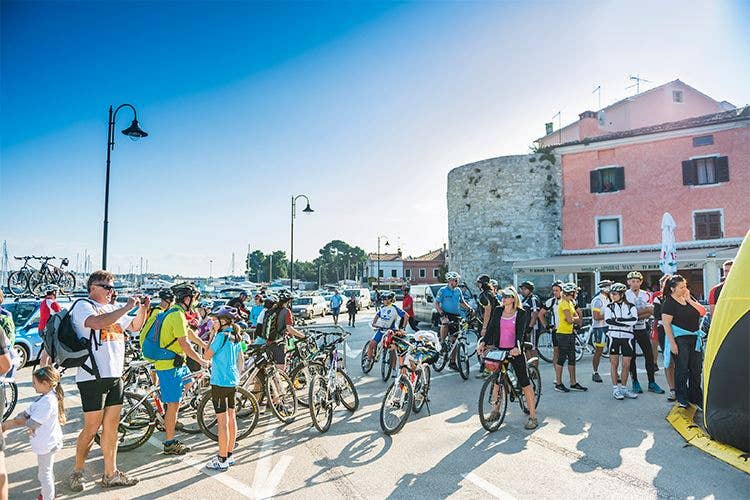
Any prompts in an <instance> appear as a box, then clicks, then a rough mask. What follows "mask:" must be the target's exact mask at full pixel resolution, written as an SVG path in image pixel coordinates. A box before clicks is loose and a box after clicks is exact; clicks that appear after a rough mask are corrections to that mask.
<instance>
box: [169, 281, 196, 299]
mask: <svg viewBox="0 0 750 500" xmlns="http://www.w3.org/2000/svg"><path fill="white" fill-rule="evenodd" d="M172 293H174V297H175V299H177V300H182V299H184V298H185V297H197V296H198V295H200V292H199V291H198V288H197V287H196V286H195V285H194V284H192V283H189V282H185V283H178V284H176V285H174V286H173V287H172Z"/></svg>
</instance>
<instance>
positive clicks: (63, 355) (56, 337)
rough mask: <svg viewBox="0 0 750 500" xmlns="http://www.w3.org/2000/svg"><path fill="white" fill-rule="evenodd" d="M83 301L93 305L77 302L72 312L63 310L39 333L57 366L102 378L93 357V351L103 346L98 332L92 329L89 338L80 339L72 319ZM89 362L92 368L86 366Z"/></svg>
mask: <svg viewBox="0 0 750 500" xmlns="http://www.w3.org/2000/svg"><path fill="white" fill-rule="evenodd" d="M82 300H85V301H87V302H89V303H91V304H93V302H91V301H90V300H88V299H79V300H76V301H75V302H73V305H72V306H70V310H68V309H63V310H62V311H60V312H58V313H55V314H54V315H53V316H51V317H50V319H49V321H48V322H47V325H46V326H45V327H44V331H42V332H39V335H40V336H41V337H42V342H44V350H45V351H47V354H48V355H49V357H50V358H51V359H52V361H54V363H55V364H56V365H58V366H59V367H61V368H83V369H84V370H86V371H87V372H88V373H90V374H91V375H93V376H94V377H96V378H100V376H99V368H98V367H97V365H96V360H95V359H94V356H93V350H94V349H98V348H99V346H101V343H100V342H99V341H98V340H97V339H96V331H95V330H93V329H92V330H90V332H89V337H88V338H80V337H78V335H77V334H76V331H75V329H74V328H73V323H72V321H71V319H70V313H71V312H72V311H73V308H74V307H75V306H76V304H78V303H79V302H81V301H82ZM88 360H91V368H89V367H88V366H86V365H85V363H86V361H88Z"/></svg>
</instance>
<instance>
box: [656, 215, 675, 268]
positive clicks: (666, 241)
mask: <svg viewBox="0 0 750 500" xmlns="http://www.w3.org/2000/svg"><path fill="white" fill-rule="evenodd" d="M676 227H677V224H676V223H675V221H674V218H672V215H671V214H670V213H669V212H664V215H663V216H662V218H661V256H660V258H659V269H661V272H662V273H664V274H674V273H676V272H677V244H676V242H675V239H674V230H675V228H676Z"/></svg>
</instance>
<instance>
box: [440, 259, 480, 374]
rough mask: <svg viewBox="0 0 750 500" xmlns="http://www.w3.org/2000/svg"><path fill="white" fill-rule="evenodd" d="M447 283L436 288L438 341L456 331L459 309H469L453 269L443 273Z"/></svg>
mask: <svg viewBox="0 0 750 500" xmlns="http://www.w3.org/2000/svg"><path fill="white" fill-rule="evenodd" d="M445 279H446V280H447V281H448V284H447V285H445V286H444V287H442V288H441V289H440V290H438V293H437V295H436V296H435V309H437V312H438V314H439V315H440V342H441V343H443V342H444V341H445V337H446V336H447V335H448V333H451V334H454V333H456V332H458V329H459V327H460V324H461V309H462V308H463V309H468V310H471V306H470V305H469V304H467V303H466V300H464V295H463V293H462V292H461V289H460V288H458V281H459V280H460V279H461V275H459V274H458V273H457V272H455V271H449V272H447V273H446V274H445ZM450 367H451V368H454V369H455V368H456V359H455V353H454V357H453V359H451V360H450Z"/></svg>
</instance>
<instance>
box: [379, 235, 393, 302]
mask: <svg viewBox="0 0 750 500" xmlns="http://www.w3.org/2000/svg"><path fill="white" fill-rule="evenodd" d="M380 238H384V239H385V246H390V245H391V244H390V243H388V237H387V236H383V235H378V285H377V286H378V290H380Z"/></svg>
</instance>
